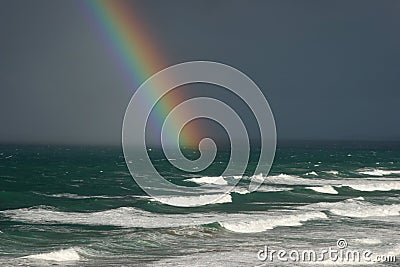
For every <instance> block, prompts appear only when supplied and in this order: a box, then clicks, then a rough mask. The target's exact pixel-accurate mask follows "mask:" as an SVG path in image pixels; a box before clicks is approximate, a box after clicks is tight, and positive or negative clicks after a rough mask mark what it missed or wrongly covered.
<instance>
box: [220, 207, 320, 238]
mask: <svg viewBox="0 0 400 267" xmlns="http://www.w3.org/2000/svg"><path fill="white" fill-rule="evenodd" d="M327 218H328V217H327V216H326V215H325V214H324V213H322V212H308V213H298V214H290V215H271V216H268V217H266V218H259V219H256V218H255V219H252V220H243V221H224V222H219V224H220V225H221V226H222V227H224V228H225V229H227V230H229V231H232V232H237V233H258V232H263V231H265V230H271V229H274V228H275V227H278V226H301V225H302V223H301V222H305V221H309V220H318V219H327Z"/></svg>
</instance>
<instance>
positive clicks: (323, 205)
mask: <svg viewBox="0 0 400 267" xmlns="http://www.w3.org/2000/svg"><path fill="white" fill-rule="evenodd" d="M299 209H306V210H313V211H329V212H331V213H333V214H335V215H339V216H343V217H352V218H368V217H391V216H399V215H400V205H396V204H392V205H377V204H372V203H370V202H367V201H364V198H351V199H347V200H344V201H340V202H333V203H332V202H319V203H314V204H309V205H306V206H303V207H300V208H299Z"/></svg>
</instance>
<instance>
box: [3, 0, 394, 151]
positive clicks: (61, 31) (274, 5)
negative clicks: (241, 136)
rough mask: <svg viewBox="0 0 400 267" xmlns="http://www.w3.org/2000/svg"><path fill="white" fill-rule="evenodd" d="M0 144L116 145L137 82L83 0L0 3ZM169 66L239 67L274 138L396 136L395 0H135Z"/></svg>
mask: <svg viewBox="0 0 400 267" xmlns="http://www.w3.org/2000/svg"><path fill="white" fill-rule="evenodd" d="M0 6H1V7H0V143H10V142H11V143H78V144H119V143H120V141H121V125H122V119H123V115H124V112H125V109H126V106H127V104H128V102H129V99H130V97H131V96H132V94H133V93H134V91H135V86H137V85H133V84H129V82H128V81H127V80H126V79H125V77H124V75H123V74H121V73H120V69H119V68H118V62H117V61H116V59H115V58H114V57H112V56H111V55H110V53H109V52H107V49H108V47H109V45H108V44H105V43H104V39H102V37H101V36H99V34H98V33H97V32H95V31H94V28H93V22H91V20H93V18H90V17H88V16H87V14H86V13H85V12H84V10H83V7H82V4H81V3H80V2H79V1H52V0H49V1H42V0H38V1H22V0H18V1H14V0H2V1H1V3H0ZM131 6H132V8H135V9H136V12H138V11H139V12H140V13H141V16H142V18H143V22H144V23H145V24H146V25H147V26H146V27H147V30H148V32H149V34H150V35H152V36H153V37H154V38H153V39H154V40H157V47H158V48H159V49H160V51H159V54H162V55H164V57H165V66H160V68H162V67H167V66H168V65H173V64H176V63H180V62H184V61H190V60H212V61H218V62H222V63H226V64H229V65H232V66H233V67H235V68H237V69H240V70H242V71H243V72H245V73H246V74H247V75H248V76H250V77H251V78H252V79H253V80H254V81H255V82H256V83H257V84H258V85H259V87H260V88H261V89H262V91H263V93H264V94H265V96H266V98H267V99H268V101H269V104H270V105H271V108H272V110H273V113H274V116H275V120H276V125H277V133H278V138H279V139H280V140H284V139H319V140H320V139H353V140H368V139H369V140H400V123H399V115H400V34H399V29H400V16H399V14H400V1H388V0H376V1H364V0H363V1H215V0H213V1H161V0H160V1H141V2H136V1H134V2H132V3H131Z"/></svg>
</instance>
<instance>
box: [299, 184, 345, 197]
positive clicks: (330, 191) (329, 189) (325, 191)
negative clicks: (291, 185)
mask: <svg viewBox="0 0 400 267" xmlns="http://www.w3.org/2000/svg"><path fill="white" fill-rule="evenodd" d="M306 188H307V189H311V190H313V191H315V192H318V193H323V194H333V195H336V194H338V191H336V190H335V188H333V186H331V185H324V186H314V187H306Z"/></svg>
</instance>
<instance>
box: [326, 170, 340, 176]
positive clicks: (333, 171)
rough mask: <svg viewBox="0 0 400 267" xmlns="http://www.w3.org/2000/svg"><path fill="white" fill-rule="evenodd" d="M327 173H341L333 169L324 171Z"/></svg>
mask: <svg viewBox="0 0 400 267" xmlns="http://www.w3.org/2000/svg"><path fill="white" fill-rule="evenodd" d="M324 172H325V173H329V174H333V175H338V174H339V172H338V171H335V170H332V171H324Z"/></svg>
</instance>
